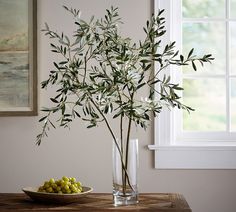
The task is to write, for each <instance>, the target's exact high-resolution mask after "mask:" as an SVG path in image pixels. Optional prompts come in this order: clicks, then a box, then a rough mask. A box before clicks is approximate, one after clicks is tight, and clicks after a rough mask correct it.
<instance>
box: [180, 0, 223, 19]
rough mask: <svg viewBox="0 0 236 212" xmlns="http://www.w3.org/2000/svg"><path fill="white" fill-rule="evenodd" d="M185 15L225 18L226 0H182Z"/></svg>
mask: <svg viewBox="0 0 236 212" xmlns="http://www.w3.org/2000/svg"><path fill="white" fill-rule="evenodd" d="M182 4H183V7H182V9H183V17H185V18H205V17H211V18H212V17H214V18H223V17H224V16H225V0H194V1H193V0H182Z"/></svg>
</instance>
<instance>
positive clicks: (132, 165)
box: [112, 139, 138, 206]
mask: <svg viewBox="0 0 236 212" xmlns="http://www.w3.org/2000/svg"><path fill="white" fill-rule="evenodd" d="M112 157H113V201H114V205H115V206H119V205H130V204H137V203H138V185H137V169H138V140H137V139H131V140H129V141H128V142H123V141H121V140H116V141H115V142H113V151H112Z"/></svg>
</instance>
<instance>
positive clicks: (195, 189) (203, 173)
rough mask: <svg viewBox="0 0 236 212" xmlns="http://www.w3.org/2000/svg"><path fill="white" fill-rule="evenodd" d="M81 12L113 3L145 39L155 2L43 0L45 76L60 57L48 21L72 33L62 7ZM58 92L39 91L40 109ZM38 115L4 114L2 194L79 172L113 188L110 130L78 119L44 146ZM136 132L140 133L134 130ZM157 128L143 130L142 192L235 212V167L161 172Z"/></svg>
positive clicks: (0, 122)
mask: <svg viewBox="0 0 236 212" xmlns="http://www.w3.org/2000/svg"><path fill="white" fill-rule="evenodd" d="M63 4H65V5H68V6H69V7H70V6H72V7H76V8H80V9H81V10H82V16H83V17H90V15H93V14H94V15H96V16H101V15H102V14H103V12H104V10H105V9H106V8H109V7H110V5H114V6H118V7H119V8H120V14H121V16H122V17H123V20H124V22H125V23H126V25H124V26H123V27H122V31H123V33H125V34H127V35H129V36H131V37H134V38H135V39H136V40H138V39H142V38H143V36H144V34H143V32H142V25H144V24H145V22H146V19H148V18H149V17H150V14H151V13H152V1H150V0H142V1H141V0H97V1H95V0H64V1H63V0H38V73H39V80H40V81H42V80H43V79H46V77H47V74H48V71H49V70H50V69H51V68H52V61H53V60H54V59H55V56H54V55H52V54H51V53H50V50H49V45H48V39H47V38H46V37H44V36H43V33H42V32H40V29H42V28H43V26H44V22H48V24H49V25H51V26H52V27H53V28H54V29H58V31H64V32H66V31H70V30H71V29H73V28H72V24H71V23H72V22H71V17H70V15H68V14H66V13H65V12H64V10H63V9H62V7H61V6H62V5H63ZM52 94H53V92H52V91H49V92H44V91H40V95H39V102H40V107H41V106H43V105H46V104H47V103H48V100H47V99H48V97H49V96H50V95H52ZM38 119H39V117H10V118H9V117H0V135H1V138H0V192H20V191H21V188H22V187H23V186H27V185H38V184H40V183H41V182H42V181H43V180H45V179H48V178H50V177H55V178H59V177H61V176H63V175H67V176H76V177H77V178H78V179H79V180H81V181H82V182H83V183H84V184H85V185H91V186H92V187H94V190H95V192H111V189H112V187H111V186H112V184H111V138H110V135H109V134H108V133H107V131H106V129H105V128H104V127H103V128H102V129H93V130H87V129H86V128H85V127H84V124H83V123H80V122H76V123H74V124H73V125H72V127H71V130H70V131H68V130H64V129H58V130H56V131H55V130H52V131H51V132H50V136H49V138H48V139H45V140H44V142H43V144H42V145H41V146H40V147H37V146H36V145H35V137H36V135H37V133H39V132H40V129H41V128H40V125H39V124H38ZM135 134H136V132H135ZM152 134H153V130H152V129H149V130H148V131H146V132H143V131H142V130H139V131H138V132H137V136H138V138H139V140H140V170H139V187H140V192H180V193H182V194H184V196H185V197H186V199H187V200H188V202H189V204H190V205H191V207H192V209H193V211H194V212H235V211H236V209H235V202H236V183H235V181H236V171H234V170H231V171H230V170H156V169H154V168H153V167H154V165H153V160H154V155H153V152H151V151H149V150H148V149H147V147H146V146H147V145H148V144H152V143H153V136H152Z"/></svg>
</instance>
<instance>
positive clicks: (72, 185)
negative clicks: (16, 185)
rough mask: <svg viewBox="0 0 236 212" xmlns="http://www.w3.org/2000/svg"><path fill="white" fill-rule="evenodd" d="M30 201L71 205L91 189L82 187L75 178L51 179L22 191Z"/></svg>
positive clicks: (91, 189)
mask: <svg viewBox="0 0 236 212" xmlns="http://www.w3.org/2000/svg"><path fill="white" fill-rule="evenodd" d="M22 190H23V191H24V192H25V194H27V195H28V196H29V197H30V198H31V199H32V200H35V201H40V202H44V203H60V204H62V203H73V202H78V201H79V200H80V199H81V197H83V196H85V195H86V194H88V193H90V192H92V191H93V188H91V187H88V186H83V185H82V183H81V182H79V181H77V180H76V178H75V177H65V176H64V177H62V178H61V179H58V180H55V179H54V178H51V179H50V180H48V181H45V182H44V183H43V184H42V185H40V186H39V187H25V188H23V189H22Z"/></svg>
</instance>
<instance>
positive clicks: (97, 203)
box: [0, 193, 192, 212]
mask: <svg viewBox="0 0 236 212" xmlns="http://www.w3.org/2000/svg"><path fill="white" fill-rule="evenodd" d="M9 210H10V211H16V212H17V211H20V212H23V211H28V212H29V211H33V212H36V211H37V212H39V211H40V212H42V211H61V212H62V211H91V212H94V211H95V212H96V211H157V212H191V211H192V210H191V209H190V207H189V205H188V203H187V202H186V200H185V199H184V197H183V196H182V195H181V194H172V193H171V194H169V193H155V194H140V196H139V204H138V205H129V206H119V207H115V206H113V204H112V195H111V194H99V193H91V194H88V195H86V197H83V198H80V201H79V202H77V203H72V204H66V205H57V204H42V203H37V202H34V201H32V200H31V199H30V198H29V197H27V196H26V195H25V194H20V193H18V194H13V193H11V194H9V193H0V212H4V211H9Z"/></svg>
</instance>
